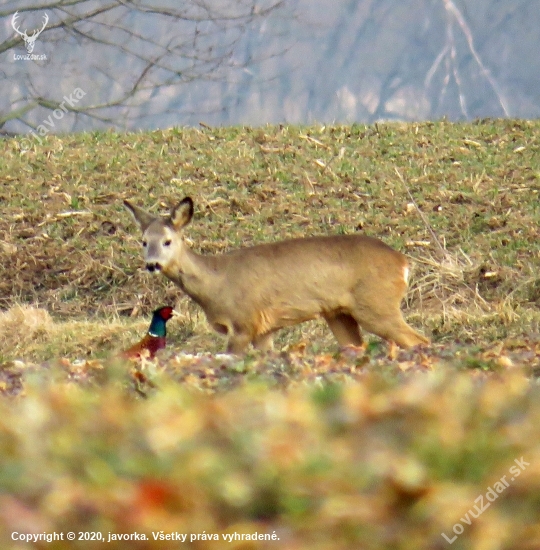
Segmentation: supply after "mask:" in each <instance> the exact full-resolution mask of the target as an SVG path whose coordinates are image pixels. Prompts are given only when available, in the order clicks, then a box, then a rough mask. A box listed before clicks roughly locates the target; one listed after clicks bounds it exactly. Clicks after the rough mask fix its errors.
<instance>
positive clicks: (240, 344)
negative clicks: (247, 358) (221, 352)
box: [227, 332, 251, 354]
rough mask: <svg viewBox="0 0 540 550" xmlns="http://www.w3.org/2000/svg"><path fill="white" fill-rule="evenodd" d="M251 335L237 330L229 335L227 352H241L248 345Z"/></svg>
mask: <svg viewBox="0 0 540 550" xmlns="http://www.w3.org/2000/svg"><path fill="white" fill-rule="evenodd" d="M250 341H251V337H250V336H249V335H248V334H246V333H244V332H235V333H233V334H231V335H230V336H229V341H228V343H227V353H235V354H240V353H242V352H243V351H245V349H246V348H247V347H248V345H249V343H250Z"/></svg>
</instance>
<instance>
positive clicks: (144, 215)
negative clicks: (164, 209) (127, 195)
mask: <svg viewBox="0 0 540 550" xmlns="http://www.w3.org/2000/svg"><path fill="white" fill-rule="evenodd" d="M124 206H125V207H126V208H127V209H128V210H129V212H130V214H131V215H132V216H133V219H134V220H135V221H136V222H137V225H138V226H139V227H140V228H141V231H142V232H143V233H144V232H145V231H146V230H147V229H148V226H149V225H150V224H151V223H152V222H153V221H154V220H155V219H156V218H155V216H152V214H149V213H148V212H146V211H145V210H143V209H142V208H139V207H138V206H135V205H134V204H131V203H130V202H129V201H127V200H126V201H124Z"/></svg>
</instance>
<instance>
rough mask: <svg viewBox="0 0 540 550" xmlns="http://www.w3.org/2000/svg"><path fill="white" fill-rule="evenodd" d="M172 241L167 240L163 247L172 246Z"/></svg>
mask: <svg viewBox="0 0 540 550" xmlns="http://www.w3.org/2000/svg"><path fill="white" fill-rule="evenodd" d="M171 242H172V241H171V239H167V240H166V241H165V242H164V243H163V246H171Z"/></svg>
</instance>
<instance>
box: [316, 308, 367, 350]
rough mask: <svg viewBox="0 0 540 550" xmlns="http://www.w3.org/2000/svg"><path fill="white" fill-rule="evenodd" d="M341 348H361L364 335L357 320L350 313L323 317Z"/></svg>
mask: <svg viewBox="0 0 540 550" xmlns="http://www.w3.org/2000/svg"><path fill="white" fill-rule="evenodd" d="M323 317H324V320H325V321H326V323H327V324H328V326H329V327H330V330H331V331H332V334H333V335H334V336H335V338H336V340H337V341H338V344H339V345H340V346H349V345H353V346H361V345H362V334H361V333H360V327H359V326H358V322H357V321H356V319H355V318H354V317H353V316H352V315H349V314H348V313H338V314H337V315H330V314H328V315H323Z"/></svg>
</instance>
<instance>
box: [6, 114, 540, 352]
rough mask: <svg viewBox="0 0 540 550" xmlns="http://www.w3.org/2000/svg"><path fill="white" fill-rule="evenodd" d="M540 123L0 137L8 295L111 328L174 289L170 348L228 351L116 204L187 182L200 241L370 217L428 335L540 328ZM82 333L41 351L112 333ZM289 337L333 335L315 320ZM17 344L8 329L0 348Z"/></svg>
mask: <svg viewBox="0 0 540 550" xmlns="http://www.w3.org/2000/svg"><path fill="white" fill-rule="evenodd" d="M539 130H540V123H536V122H526V121H508V120H507V121H484V122H479V123H473V124H449V123H447V122H438V123H424V124H409V125H406V124H378V125H376V126H373V127H370V126H361V125H353V126H351V127H348V126H336V127H326V126H325V127H309V128H298V127H287V126H285V127H281V126H280V127H271V126H268V127H263V128H220V129H212V128H205V129H201V130H198V129H171V130H165V131H155V132H149V133H138V134H116V133H112V132H105V133H92V134H80V135H77V136H48V137H47V138H46V139H45V140H44V141H43V144H39V143H36V144H35V145H34V147H33V148H32V149H31V150H30V151H21V150H20V147H19V142H18V140H17V139H4V140H2V142H0V146H1V147H2V156H1V158H0V175H1V177H2V181H3V182H4V183H3V185H2V188H1V192H0V199H1V200H2V202H3V206H4V208H3V217H2V219H1V220H0V245H1V246H0V305H1V306H2V308H3V309H4V310H8V309H9V308H11V307H13V306H14V305H17V304H31V305H33V306H34V307H37V308H40V309H44V310H46V311H47V312H49V313H50V315H51V316H52V317H53V318H54V319H55V322H60V321H61V320H69V322H70V323H71V322H76V321H78V322H79V323H86V322H88V323H90V325H92V324H95V326H97V327H99V325H103V327H104V333H106V332H107V330H108V329H107V328H106V327H107V323H109V322H111V320H118V319H119V318H121V319H124V320H125V321H126V326H128V325H130V323H131V320H132V319H136V318H137V317H138V316H139V315H143V316H144V318H145V319H148V316H149V314H150V312H151V311H152V310H153V309H154V308H155V307H157V306H159V305H162V304H166V303H170V304H173V305H175V307H176V308H177V309H180V311H182V313H183V315H184V319H185V320H186V321H187V322H186V323H185V325H183V326H182V327H180V326H178V325H177V329H175V330H174V331H171V338H172V341H173V342H174V343H175V345H176V346H178V347H179V348H181V349H187V350H190V351H191V350H193V349H194V348H196V347H197V346H199V345H201V346H203V349H206V350H209V351H217V350H219V349H221V346H222V342H221V340H220V339H219V338H217V337H215V336H214V335H211V334H210V332H209V329H208V327H207V326H206V324H205V323H204V319H202V318H201V316H200V313H199V312H198V310H197V307H196V306H194V305H193V304H190V303H189V302H188V301H187V300H185V299H183V298H182V297H181V296H180V293H179V291H178V290H177V289H176V288H174V286H173V285H172V284H170V283H167V282H166V281H165V280H163V279H160V278H155V277H151V276H149V275H148V274H146V273H145V272H144V271H143V270H142V269H141V267H142V262H141V252H140V249H139V243H138V238H139V235H138V231H137V229H136V227H134V225H133V223H132V221H131V219H130V217H129V215H128V214H127V213H126V212H125V211H124V209H123V208H122V206H121V203H122V199H124V198H128V197H129V198H131V199H132V200H134V201H135V202H137V203H139V204H141V205H144V206H145V207H147V208H149V209H151V210H153V211H154V212H158V211H160V212H166V211H167V208H168V207H169V206H171V205H173V204H174V203H175V202H176V201H177V200H178V199H180V198H182V197H183V196H184V195H191V196H193V198H194V200H195V203H196V214H195V219H194V221H193V223H192V225H191V226H190V228H189V230H188V237H189V238H190V239H191V240H192V242H193V246H194V248H195V249H196V250H198V251H200V252H203V253H220V252H222V251H223V250H227V249H231V248H233V247H237V246H242V245H249V244H252V243H257V242H263V241H272V240H278V239H282V238H285V237H290V236H303V235H314V234H327V233H341V232H344V233H351V232H355V231H365V232H366V233H367V234H370V235H375V236H378V237H380V238H382V239H383V240H384V241H386V242H387V243H388V244H390V245H392V246H394V247H396V248H398V249H400V250H403V251H405V252H407V254H408V255H409V257H410V258H411V260H412V261H413V264H414V271H413V274H412V275H413V276H412V289H411V293H410V295H409V296H408V299H407V302H406V315H407V316H408V317H409V319H410V320H411V321H412V322H413V323H414V324H415V325H416V326H417V327H419V328H421V327H422V328H425V329H426V330H427V332H428V333H429V332H431V333H432V335H433V337H434V340H435V341H438V340H442V341H446V342H449V341H452V340H453V339H456V338H461V337H463V332H462V331H461V328H460V323H462V321H463V322H465V325H466V326H467V327H469V328H466V331H465V332H466V333H469V332H471V331H474V338H475V340H477V341H480V342H482V341H484V342H486V343H487V342H490V341H492V340H493V339H494V338H501V337H502V338H504V337H506V336H511V335H512V334H518V333H527V332H528V331H530V330H532V331H534V330H537V328H538V321H537V317H536V316H535V312H537V311H538V305H539V304H540V279H539V278H538V271H539V269H538V268H539V266H540V245H539V243H540V239H539V236H540V235H539V230H538V227H539V223H538V222H539V217H540V216H539V210H540V207H539V202H540V201H538V192H539V189H540V184H539V181H538V180H539V177H540V173H539V171H538V168H537V162H536V159H537V158H538V153H539V144H538V138H537V135H538V132H539ZM516 312H519V314H517V313H516ZM130 316H132V317H130ZM525 319H526V320H527V322H524V321H523V320H525ZM531 319H532V326H530V324H529V323H530V321H531ZM143 324H144V323H143ZM138 329H139V327H137V330H138ZM77 330H78V331H79V334H80V337H81V338H83V335H84V334H85V332H86V331H84V330H80V327H79V329H77ZM88 332H89V337H88V340H87V341H86V342H84V341H83V342H81V345H80V346H77V345H76V344H75V342H73V345H72V346H70V345H69V344H68V343H67V342H66V341H65V340H66V339H64V341H62V339H61V338H59V336H60V331H58V332H56V333H54V334H55V335H54V336H53V334H52V333H49V344H50V345H44V347H43V349H42V351H41V352H40V350H39V346H34V347H33V348H32V349H33V351H32V355H33V356H34V357H35V356H39V355H40V353H41V357H42V358H47V357H49V356H50V353H51V350H52V349H54V348H55V346H56V345H59V346H60V345H61V347H62V350H63V352H65V353H74V352H75V350H77V352H79V350H81V349H84V348H86V349H90V353H101V352H102V351H104V350H105V351H106V350H107V349H113V348H115V347H116V346H115V342H111V343H110V345H109V344H108V343H107V338H108V337H107V336H104V337H103V339H104V341H105V344H104V345H102V346H99V349H98V350H96V349H95V347H94V346H95V342H96V337H95V335H94V333H93V330H90V331H88ZM134 332H136V331H135V330H134ZM130 334H131V333H130ZM321 337H322V338H321ZM114 338H117V336H116V335H115V336H114ZM279 338H280V340H279V343H280V345H288V344H291V343H293V342H294V341H295V340H298V339H299V338H300V339H306V340H308V341H314V340H317V342H316V346H315V347H316V348H317V349H321V346H322V349H325V348H326V349H335V346H334V344H333V341H332V338H330V337H328V335H327V334H326V331H325V330H323V329H322V328H321V325H320V324H318V323H309V324H305V325H303V326H302V327H301V328H298V327H296V328H293V329H291V330H288V331H282V333H280V335H279ZM35 341H39V338H38V339H36V340H35ZM42 341H43V340H42ZM62 342H63V343H62ZM44 344H45V343H44ZM319 344H320V345H319ZM45 348H46V349H45ZM199 350H200V348H199ZM15 351H16V353H19V352H20V349H19V350H15ZM15 351H14V348H13V346H9V345H8V346H6V345H3V344H0V356H3V357H5V358H9V357H12V356H13V353H14V352H15Z"/></svg>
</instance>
